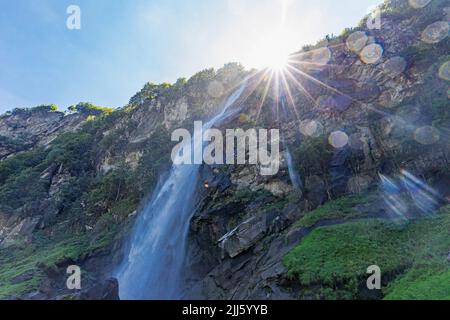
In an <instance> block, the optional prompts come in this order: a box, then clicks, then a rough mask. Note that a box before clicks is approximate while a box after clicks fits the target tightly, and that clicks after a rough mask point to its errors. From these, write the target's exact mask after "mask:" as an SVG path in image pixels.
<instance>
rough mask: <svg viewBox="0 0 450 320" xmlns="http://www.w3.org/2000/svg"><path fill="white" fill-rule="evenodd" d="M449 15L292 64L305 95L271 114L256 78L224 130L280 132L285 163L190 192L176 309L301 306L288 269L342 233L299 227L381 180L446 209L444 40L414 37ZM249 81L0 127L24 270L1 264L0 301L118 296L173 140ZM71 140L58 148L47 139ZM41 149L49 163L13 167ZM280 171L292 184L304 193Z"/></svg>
mask: <svg viewBox="0 0 450 320" xmlns="http://www.w3.org/2000/svg"><path fill="white" fill-rule="evenodd" d="M444 5H445V8H446V7H447V6H446V4H445V3H443V1H440V2H439V3H437V4H436V5H434V6H433V7H431V6H430V7H429V8H428V9H426V10H427V11H424V14H422V15H417V13H418V11H415V10H412V11H411V10H410V9H408V8H409V7H408V6H409V4H408V1H406V0H404V1H403V0H398V1H397V0H396V1H390V2H389V3H388V4H387V6H388V9H389V10H386V11H385V12H384V11H383V19H382V28H381V30H376V29H375V30H368V29H367V28H364V27H358V29H357V30H352V31H351V32H346V33H345V34H344V35H342V36H340V37H335V38H332V39H331V38H330V39H327V40H326V41H323V42H321V43H319V44H318V45H317V46H315V47H312V48H309V49H308V50H306V49H305V50H304V51H302V52H300V53H298V55H296V57H297V58H298V59H299V62H300V63H299V65H300V67H299V68H300V70H299V74H301V75H302V74H303V76H301V75H295V78H296V80H297V82H298V83H300V84H301V85H302V87H301V88H300V87H299V86H298V85H297V86H296V83H294V82H293V83H291V84H290V85H291V87H290V92H291V95H292V96H291V97H289V99H288V98H287V96H283V95H282V96H281V97H279V101H280V105H282V107H283V108H281V111H280V113H279V114H276V110H274V108H273V107H272V106H273V105H275V99H276V97H274V96H273V95H270V94H269V95H268V97H267V98H266V100H265V101H264V103H263V104H261V97H262V95H263V93H264V90H263V89H264V88H261V87H258V86H257V84H259V83H261V81H258V79H256V78H257V77H253V78H252V77H251V78H250V79H248V80H247V81H248V82H247V83H248V85H247V89H246V91H245V92H244V94H243V96H245V100H243V101H240V102H239V104H240V105H241V106H242V112H241V113H240V114H239V115H236V116H235V117H230V118H229V119H228V120H227V123H224V124H223V125H222V126H221V128H219V129H220V130H222V131H223V130H225V129H229V128H249V127H253V126H256V127H263V128H271V127H274V128H278V127H281V133H282V137H283V141H282V143H281V150H280V152H281V154H285V153H284V151H287V147H289V150H290V151H291V153H292V154H291V155H292V158H293V164H291V166H290V167H289V166H288V161H287V159H284V157H282V158H281V159H280V170H279V172H278V173H277V174H276V175H273V176H262V175H260V173H259V172H260V170H259V168H258V166H254V165H226V166H218V165H211V166H210V165H202V166H201V169H200V173H199V181H200V183H199V185H197V186H192V187H193V188H195V190H196V195H197V196H198V199H196V200H197V202H198V203H197V207H196V210H195V212H194V213H193V217H192V221H191V224H190V230H189V246H188V249H187V255H186V269H185V276H186V283H185V288H184V291H183V297H184V298H191V299H192V298H198V299H295V298H297V297H298V296H297V295H296V292H297V291H296V285H297V284H295V283H292V280H291V279H290V278H289V277H288V276H287V274H286V268H285V267H284V265H283V263H282V259H283V257H284V256H285V255H286V254H287V253H288V252H289V251H290V250H291V249H292V248H294V247H295V246H296V245H297V244H298V242H299V241H300V240H301V239H302V238H303V237H304V236H306V235H307V234H308V233H309V232H311V229H312V228H313V227H317V226H325V225H327V224H338V223H343V220H342V219H341V220H340V219H329V220H326V221H318V222H317V223H315V224H314V226H313V227H308V228H307V227H300V226H298V225H296V222H297V221H298V220H299V219H300V218H302V217H303V216H304V215H305V214H307V213H308V212H309V211H311V210H312V209H315V208H317V207H319V206H321V205H323V204H324V203H326V202H327V201H329V200H332V199H337V198H340V197H341V196H344V195H349V194H361V193H364V192H366V191H367V190H369V189H371V190H373V189H374V188H376V186H377V184H378V181H379V174H380V173H381V174H386V175H389V174H396V173H398V172H399V171H400V170H407V171H410V172H414V174H415V175H417V176H420V177H421V178H422V179H423V180H424V181H425V182H427V183H429V184H430V185H432V186H433V187H435V188H436V190H439V192H440V193H441V194H442V197H443V198H444V199H445V197H447V200H448V195H449V192H450V188H449V186H448V183H447V182H448V179H449V174H448V167H449V163H448V159H449V158H450V148H449V145H448V143H445V142H446V141H444V138H445V137H446V133H445V132H447V131H446V130H447V129H445V128H446V127H448V121H449V119H448V112H447V111H448V110H447V109H448V81H447V82H445V80H443V79H437V76H436V75H437V74H438V71H439V68H441V66H442V65H443V64H444V62H445V61H448V58H447V55H448V48H449V42H448V41H449V40H448V38H447V39H444V40H442V41H441V42H440V43H437V44H434V45H424V43H423V42H422V41H421V40H420V38H421V34H422V32H423V30H424V29H425V28H426V27H427V25H429V24H430V23H433V22H435V21H441V20H443V19H447V17H448V10H447V11H445V10H444V9H445V8H444ZM389 6H390V7H389ZM363 25H364V24H363ZM352 39H353V40H352ZM355 39H356V40H355ZM247 76H248V72H245V71H244V70H243V69H242V68H241V67H240V66H239V65H236V64H230V65H227V66H225V67H224V68H222V69H220V70H218V71H217V72H216V71H212V70H205V71H202V72H200V73H199V74H197V75H195V76H193V77H192V78H191V79H189V80H188V81H185V80H179V81H178V82H177V83H176V84H174V85H172V86H170V85H166V84H162V85H153V84H147V85H145V87H144V88H143V89H142V90H141V91H140V92H139V93H137V94H136V95H135V96H134V97H133V98H132V99H131V100H130V104H129V105H127V106H126V107H124V108H123V109H120V110H117V111H115V112H112V113H111V114H109V115H106V114H103V115H99V116H98V117H97V118H96V119H94V120H92V119H89V120H92V121H85V120H87V116H86V115H84V114H82V113H78V112H76V113H73V114H69V115H64V114H63V113H60V112H55V111H48V110H47V111H45V110H44V111H43V110H41V109H38V110H34V111H33V110H31V111H30V110H25V111H24V110H21V111H20V110H19V111H15V112H12V113H9V114H6V115H3V116H1V117H0V161H1V162H0V197H1V199H2V201H0V247H1V249H2V250H5V251H0V254H3V252H8V254H5V257H2V263H3V261H5V263H7V265H8V268H10V269H14V270H15V269H18V270H20V272H19V274H17V275H14V276H10V273H9V272H6V271H5V270H2V266H0V287H1V286H3V284H8V285H10V284H19V283H20V284H27V285H29V287H27V289H26V290H25V292H20V293H16V292H9V291H6V293H5V292H3V291H1V290H0V298H4V297H16V298H24V299H66V298H69V299H106V300H114V299H117V298H118V284H117V281H116V280H114V279H109V278H108V277H109V276H110V275H111V274H112V272H113V271H114V268H115V266H117V265H118V264H119V262H120V261H121V260H122V259H123V257H122V256H121V255H122V253H123V251H122V249H123V245H124V244H125V245H129V243H128V242H127V241H126V239H127V236H128V235H129V230H130V229H131V226H132V224H133V222H134V219H135V216H136V215H138V214H139V212H140V209H141V207H142V206H143V205H144V204H145V203H146V201H148V200H147V198H146V197H147V196H148V194H149V193H150V192H151V190H152V188H154V186H155V185H157V183H158V179H164V174H163V172H165V171H166V170H167V169H168V167H169V165H170V163H171V162H170V152H171V147H172V144H171V141H170V133H171V131H172V130H174V129H176V128H181V127H185V128H188V129H190V128H192V124H193V122H194V121H196V120H204V119H208V118H209V117H210V116H211V114H213V113H214V112H215V111H217V110H216V108H217V107H218V106H220V105H221V103H222V102H223V101H224V100H225V99H226V97H227V95H228V94H229V93H230V92H232V90H233V88H235V87H236V85H237V84H239V83H240V82H241V81H242V80H243V79H244V78H246V77H247ZM263 80H264V79H263ZM263 87H264V86H263ZM424 127H425V129H423V128H424ZM430 127H432V128H431V129H430ZM433 128H434V129H433ZM70 132H71V133H73V135H71V136H70V139H67V141H66V140H65V141H57V140H58V139H56V140H55V138H56V137H59V136H60V134H61V133H70ZM423 132H425V134H423ZM436 132H438V133H436ZM427 133H429V134H427ZM40 147H43V148H40ZM38 149H39V150H40V149H44V151H45V152H43V153H42V154H41V153H37V154H34V153H33V152H31V153H32V156H30V157H29V158H25V160H23V159H22V158H20V156H21V155H23V153H22V151H25V150H30V151H36V150H38ZM16 160H17V161H16ZM9 161H10V162H9ZM14 161H16V162H14ZM11 163H12V165H11ZM18 166H20V168H21V169H20V170H15V168H17V167H18ZM290 170H295V171H297V172H298V173H299V176H300V180H301V186H300V187H297V188H296V187H294V186H293V183H292V181H291V180H290V179H291V178H290V174H289V173H290V172H289V171H290ZM139 203H141V207H140V206H139ZM369 207H371V208H372V211H371V212H365V213H367V216H370V217H380V216H381V215H383V214H384V213H383V212H382V209H380V206H379V204H377V203H375V202H371V203H370V204H369ZM358 210H359V211H361V212H363V213H364V210H366V209H364V208H358ZM42 243H45V244H46V246H45V250H44V249H42V248H41V246H42V247H43V245H42ZM24 245H26V246H25V248H28V247H27V246H30V247H32V250H31V249H30V256H27V257H23V256H21V255H20V254H21V253H22V252H26V253H28V251H24ZM55 248H56V249H57V250H54V249H55ZM41 249H42V251H41ZM6 250H8V251H6ZM16 256H17V257H18V258H17V259H16ZM36 256H37V258H36ZM11 257H13V258H14V259H11ZM55 257H56V258H55ZM3 258H4V259H3ZM20 259H22V260H20ZM33 259H35V260H36V261H35V260H33ZM29 261H34V262H36V263H35V264H33V263H30V262H29ZM42 261H45V262H46V263H42ZM71 264H76V265H80V266H81V268H82V270H83V271H85V272H86V273H87V274H88V275H89V276H88V280H87V282H86V283H85V286H83V289H82V290H81V292H75V293H74V292H70V291H67V289H66V287H65V279H66V276H67V275H66V273H65V269H66V267H67V266H68V265H71ZM22 271H23V272H22ZM137 276H138V275H137ZM38 280H39V281H38ZM37 282H38V284H37ZM5 287H8V286H5Z"/></svg>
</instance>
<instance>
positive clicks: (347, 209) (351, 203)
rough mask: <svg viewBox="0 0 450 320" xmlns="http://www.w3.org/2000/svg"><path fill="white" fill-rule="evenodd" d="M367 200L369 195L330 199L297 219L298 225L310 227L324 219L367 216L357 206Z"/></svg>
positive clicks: (348, 218)
mask: <svg viewBox="0 0 450 320" xmlns="http://www.w3.org/2000/svg"><path fill="white" fill-rule="evenodd" d="M365 202H367V195H354V196H348V197H342V198H339V199H337V200H333V201H329V202H327V203H325V204H324V205H323V206H321V207H319V208H317V209H315V210H313V211H310V212H308V213H306V214H305V215H304V216H303V217H302V218H301V219H300V220H298V221H297V223H296V225H297V226H300V227H306V228H310V227H312V226H314V225H315V224H316V223H317V222H319V221H323V220H332V219H342V220H350V219H355V218H361V217H364V216H365V213H363V212H361V211H358V209H357V208H355V207H356V206H357V205H361V204H364V203H365Z"/></svg>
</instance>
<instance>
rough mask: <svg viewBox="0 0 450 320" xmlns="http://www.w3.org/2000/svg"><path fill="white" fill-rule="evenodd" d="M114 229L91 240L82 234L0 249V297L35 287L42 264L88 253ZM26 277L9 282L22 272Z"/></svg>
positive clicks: (104, 242) (108, 240) (101, 245)
mask: <svg viewBox="0 0 450 320" xmlns="http://www.w3.org/2000/svg"><path fill="white" fill-rule="evenodd" d="M114 235H115V232H113V231H109V232H105V233H103V234H101V236H100V237H98V238H97V239H96V240H95V241H92V239H91V238H90V237H89V236H88V235H86V234H79V235H72V238H69V239H58V240H52V241H50V240H49V239H40V240H38V241H36V243H34V244H25V243H22V244H17V245H14V246H12V247H8V248H3V249H0V265H1V268H0V299H5V298H8V297H16V296H20V295H22V294H24V293H28V292H33V291H35V290H37V289H38V288H39V286H40V284H41V280H42V278H43V276H44V275H43V270H42V267H43V266H47V267H52V266H55V265H58V264H59V263H62V262H64V261H67V260H72V261H79V260H82V259H83V257H85V256H87V255H88V254H90V253H91V252H94V251H96V250H100V249H102V248H104V247H106V246H107V245H109V244H110V243H111V241H112V240H113V238H114ZM28 273H30V274H32V277H31V278H30V279H28V280H25V281H22V282H20V283H13V282H14V279H15V278H17V277H18V276H21V275H23V274H28Z"/></svg>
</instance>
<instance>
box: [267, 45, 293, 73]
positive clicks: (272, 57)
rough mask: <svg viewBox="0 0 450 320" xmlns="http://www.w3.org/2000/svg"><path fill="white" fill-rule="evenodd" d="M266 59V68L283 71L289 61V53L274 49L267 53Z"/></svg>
mask: <svg viewBox="0 0 450 320" xmlns="http://www.w3.org/2000/svg"><path fill="white" fill-rule="evenodd" d="M265 61H266V62H265V68H268V69H270V70H271V71H274V72H281V71H283V70H284V69H285V68H286V67H287V65H288V63H289V54H288V53H286V52H283V51H282V50H274V51H273V52H270V53H269V54H268V55H267V57H266V58H265Z"/></svg>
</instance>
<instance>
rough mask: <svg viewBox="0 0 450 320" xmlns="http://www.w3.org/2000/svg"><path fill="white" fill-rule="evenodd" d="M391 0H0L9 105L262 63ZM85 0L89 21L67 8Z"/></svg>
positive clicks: (114, 97)
mask: <svg viewBox="0 0 450 320" xmlns="http://www.w3.org/2000/svg"><path fill="white" fill-rule="evenodd" d="M380 2H382V1H381V0H339V1H336V0H314V1H312V0H309V1H308V0H189V1H186V0H146V1H144V0H70V1H66V0H39V1H37V0H15V1H10V0H0V4H1V9H2V10H1V11H0V112H4V111H6V110H10V109H12V108H15V107H32V106H36V105H40V104H45V103H55V104H57V105H59V106H60V108H61V109H65V108H67V107H68V106H69V105H72V104H75V103H77V102H80V101H90V102H93V103H95V104H98V105H103V106H112V107H120V106H123V105H125V104H126V103H127V102H128V100H129V98H130V97H131V96H132V95H133V94H134V93H135V92H137V91H139V90H140V89H141V88H142V86H143V85H144V84H145V82H147V81H152V82H156V83H158V82H163V81H168V82H174V81H175V80H176V79H177V78H179V77H190V76H191V75H193V74H194V73H195V72H197V71H200V70H202V69H205V68H208V67H215V68H218V67H220V66H222V65H223V64H225V63H226V62H231V61H238V62H241V63H243V64H244V65H245V66H247V67H261V66H262V63H263V62H264V59H263V58H264V54H262V53H263V52H265V51H266V50H270V48H271V47H273V45H274V43H275V42H277V43H278V41H280V39H281V40H282V42H283V45H284V46H286V48H287V49H288V50H290V51H292V52H294V51H296V50H298V49H300V48H301V46H302V45H304V44H309V43H315V42H316V41H317V40H319V39H320V38H322V37H323V36H324V35H326V34H331V33H334V34H339V33H340V32H341V31H342V29H343V28H345V27H350V26H354V25H355V24H357V23H358V21H359V20H360V19H361V18H362V17H363V16H364V15H365V14H366V13H367V11H368V8H370V7H371V6H373V5H376V4H378V3H380ZM71 4H75V5H78V6H79V7H80V8H81V30H69V29H67V28H66V19H67V17H68V15H67V14H66V9H67V7H68V6H69V5H71Z"/></svg>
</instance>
